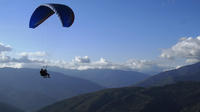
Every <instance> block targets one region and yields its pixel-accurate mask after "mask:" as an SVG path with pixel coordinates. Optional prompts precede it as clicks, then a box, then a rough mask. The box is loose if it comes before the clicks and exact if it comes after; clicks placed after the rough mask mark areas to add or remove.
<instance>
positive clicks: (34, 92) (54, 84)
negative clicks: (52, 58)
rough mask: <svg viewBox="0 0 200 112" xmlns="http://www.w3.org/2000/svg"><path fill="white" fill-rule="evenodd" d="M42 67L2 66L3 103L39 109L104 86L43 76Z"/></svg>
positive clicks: (0, 87)
mask: <svg viewBox="0 0 200 112" xmlns="http://www.w3.org/2000/svg"><path fill="white" fill-rule="evenodd" d="M39 71H40V70H39V69H26V68H21V69H15V68H1V69H0V102H4V103H6V104H11V105H13V106H15V107H18V108H21V109H23V110H25V111H27V110H29V111H31V110H36V109H39V108H41V107H43V106H46V105H48V104H52V103H55V102H56V101H59V100H63V99H65V98H70V97H72V96H76V95H79V94H83V93H88V92H93V91H97V90H100V89H103V88H104V87H102V86H100V85H98V84H95V83H93V82H91V81H88V80H84V79H80V78H75V77H71V76H67V75H64V74H61V73H57V72H50V74H51V78H43V77H41V76H40V74H39Z"/></svg>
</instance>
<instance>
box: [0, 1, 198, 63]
mask: <svg viewBox="0 0 200 112" xmlns="http://www.w3.org/2000/svg"><path fill="white" fill-rule="evenodd" d="M52 2H53V3H62V4H66V5H68V6H70V7H71V8H72V9H73V10H74V13H75V16H76V18H75V22H74V24H73V25H72V27H70V28H63V27H62V26H61V23H60V21H59V19H58V17H57V16H56V15H54V16H52V17H50V18H49V19H48V20H47V21H45V22H44V23H43V24H41V25H40V26H39V27H38V28H36V29H34V30H33V29H29V28H28V24H29V19H30V17H31V14H32V13H33V11H34V10H35V8H37V7H38V6H39V5H41V4H44V3H52ZM199 5H200V1H198V0H65V1H64V0H62V1H59V0H58V1H56V0H20V1H19V0H1V1H0V9H1V10H0V13H1V18H0V24H1V25H0V42H1V43H4V44H7V45H11V46H12V47H13V54H14V53H16V52H36V51H45V52H47V53H48V54H49V55H50V56H49V57H48V58H50V59H63V60H66V61H70V60H72V59H73V58H74V57H75V56H89V57H90V58H91V59H92V60H97V59H99V58H101V57H103V58H106V59H108V60H111V61H113V62H124V61H126V60H129V59H147V60H155V59H157V58H158V57H159V56H160V54H161V51H162V49H166V48H170V47H172V46H173V45H175V44H176V43H177V42H178V40H179V39H180V38H181V37H197V36H199V34H200V30H199V29H200V28H199V26H200V14H199V10H200V7H199Z"/></svg>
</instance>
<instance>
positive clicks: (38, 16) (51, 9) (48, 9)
mask: <svg viewBox="0 0 200 112" xmlns="http://www.w3.org/2000/svg"><path fill="white" fill-rule="evenodd" d="M54 13H56V14H57V15H58V17H59V18H60V20H61V22H62V25H63V27H70V26H71V25H72V24H73V22H74V12H73V11H72V9H71V8H69V7H68V6H66V5H62V4H46V5H41V6H39V7H38V8H37V9H36V10H35V11H34V13H33V14H32V16H31V19H30V23H29V27H30V28H36V27H37V26H39V25H40V24H41V23H43V22H44V21H45V20H46V19H48V18H49V17H50V16H51V15H53V14H54Z"/></svg>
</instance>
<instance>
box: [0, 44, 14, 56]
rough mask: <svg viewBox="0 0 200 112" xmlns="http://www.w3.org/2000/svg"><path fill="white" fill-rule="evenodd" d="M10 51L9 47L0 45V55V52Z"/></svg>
mask: <svg viewBox="0 0 200 112" xmlns="http://www.w3.org/2000/svg"><path fill="white" fill-rule="evenodd" d="M11 50H12V48H11V46H9V45H4V44H3V43H0V54H1V53H2V52H7V51H11Z"/></svg>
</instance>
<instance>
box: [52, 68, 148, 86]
mask: <svg viewBox="0 0 200 112" xmlns="http://www.w3.org/2000/svg"><path fill="white" fill-rule="evenodd" d="M49 69H50V70H52V71H57V72H61V73H64V74H66V75H70V76H73V77H78V78H81V79H86V80H90V81H92V82H94V83H97V84H99V85H101V86H103V87H106V88H119V87H125V86H130V85H133V84H136V83H138V82H140V81H142V80H145V79H147V78H148V77H150V75H147V74H144V73H140V72H135V71H124V70H114V69H88V70H70V69H62V68H58V67H49Z"/></svg>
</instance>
